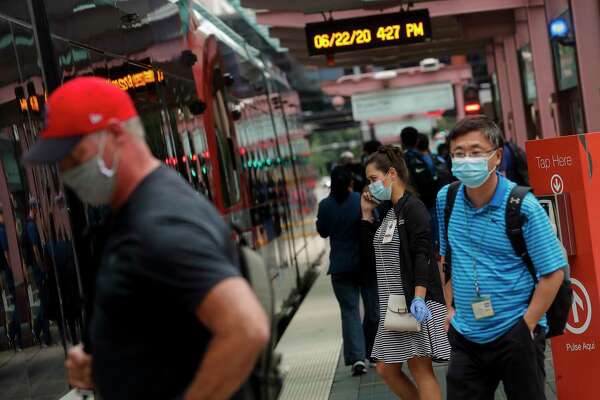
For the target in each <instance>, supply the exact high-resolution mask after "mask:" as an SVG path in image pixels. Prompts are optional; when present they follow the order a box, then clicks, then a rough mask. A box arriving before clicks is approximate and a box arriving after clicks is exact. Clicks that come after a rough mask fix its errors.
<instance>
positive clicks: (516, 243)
mask: <svg viewBox="0 0 600 400" xmlns="http://www.w3.org/2000/svg"><path fill="white" fill-rule="evenodd" d="M530 191H531V188H529V187H527V186H515V187H514V188H513V189H512V190H511V191H510V195H509V197H508V203H507V204H506V217H505V218H506V235H507V236H508V239H509V240H510V244H511V245H512V248H513V250H514V251H515V253H516V254H517V255H518V256H519V257H521V259H523V262H524V263H525V266H526V267H527V270H528V271H529V273H530V274H531V277H532V278H533V282H534V283H535V284H537V282H538V279H537V274H536V272H535V267H534V265H533V261H531V257H529V253H528V252H527V244H526V243H525V237H524V236H523V224H524V223H525V218H524V217H523V214H521V204H523V199H525V196H527V193H529V192H530Z"/></svg>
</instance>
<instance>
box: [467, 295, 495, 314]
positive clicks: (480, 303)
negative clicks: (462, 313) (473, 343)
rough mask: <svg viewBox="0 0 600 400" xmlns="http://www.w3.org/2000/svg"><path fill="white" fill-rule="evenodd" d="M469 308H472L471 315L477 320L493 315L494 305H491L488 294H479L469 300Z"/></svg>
mask: <svg viewBox="0 0 600 400" xmlns="http://www.w3.org/2000/svg"><path fill="white" fill-rule="evenodd" d="M471 308H472V309H473V315H474V316H475V319H477V320H480V319H484V318H489V317H493V316H494V307H493V306H492V299H491V297H490V296H487V295H481V296H477V297H475V298H474V299H473V301H472V302H471Z"/></svg>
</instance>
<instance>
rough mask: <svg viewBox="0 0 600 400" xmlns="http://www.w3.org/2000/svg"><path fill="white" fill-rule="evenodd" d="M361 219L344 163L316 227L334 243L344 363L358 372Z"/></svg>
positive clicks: (361, 360) (361, 364) (362, 355)
mask: <svg viewBox="0 0 600 400" xmlns="http://www.w3.org/2000/svg"><path fill="white" fill-rule="evenodd" d="M360 219H361V216H360V194H358V193H356V192H354V191H353V190H352V174H351V172H350V170H349V169H348V168H346V167H345V166H337V167H335V168H334V169H333V171H332V172H331V193H330V195H329V196H328V197H326V198H325V199H323V200H321V202H320V203H319V210H318V213H317V231H318V232H319V234H320V235H321V236H322V237H324V238H329V241H330V244H331V252H330V254H329V270H328V273H329V274H331V283H332V285H333V292H334V293H335V297H336V299H337V301H338V303H339V305H340V311H341V314H342V336H343V339H344V363H345V364H346V365H350V366H351V369H352V375H355V376H356V375H362V374H364V373H365V372H366V364H365V359H366V350H365V336H364V332H363V325H362V323H361V318H360V305H359V304H360V294H361V291H362V293H363V299H364V298H365V287H364V284H363V282H362V279H361V265H360V254H359V233H360V232H359V229H360ZM364 323H365V324H367V323H368V321H366V320H365V321H364Z"/></svg>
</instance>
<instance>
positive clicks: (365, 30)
mask: <svg viewBox="0 0 600 400" xmlns="http://www.w3.org/2000/svg"><path fill="white" fill-rule="evenodd" d="M304 30H305V32H306V42H307V46H308V54H309V55H311V56H316V55H320V54H333V53H340V52H344V51H354V50H364V49H373V48H377V47H385V46H397V45H402V44H409V43H419V42H425V41H429V40H431V19H430V18H429V11H428V10H415V11H402V12H399V13H394V14H379V15H370V16H368V17H359V18H350V19H341V20H331V21H325V22H316V23H311V24H306V26H305V28H304Z"/></svg>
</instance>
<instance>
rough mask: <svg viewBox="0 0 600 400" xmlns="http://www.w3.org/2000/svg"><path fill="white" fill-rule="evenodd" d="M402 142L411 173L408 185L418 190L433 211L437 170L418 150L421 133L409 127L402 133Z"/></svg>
mask: <svg viewBox="0 0 600 400" xmlns="http://www.w3.org/2000/svg"><path fill="white" fill-rule="evenodd" d="M400 141H401V142H402V149H403V150H404V160H405V161H406V166H407V168H408V171H409V173H410V177H409V180H408V181H407V182H406V183H408V184H409V185H411V186H412V187H413V188H414V189H415V190H416V192H417V194H418V196H419V199H420V200H421V201H422V202H423V204H425V206H426V207H427V209H428V210H431V209H432V208H434V207H435V198H436V194H437V190H438V187H437V182H436V176H435V170H434V169H432V167H431V166H429V165H428V163H427V162H426V160H425V159H424V157H423V155H422V154H421V152H420V151H419V149H418V144H419V131H417V130H416V129H415V128H413V127H412V126H407V127H406V128H404V129H402V132H401V133H400Z"/></svg>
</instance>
